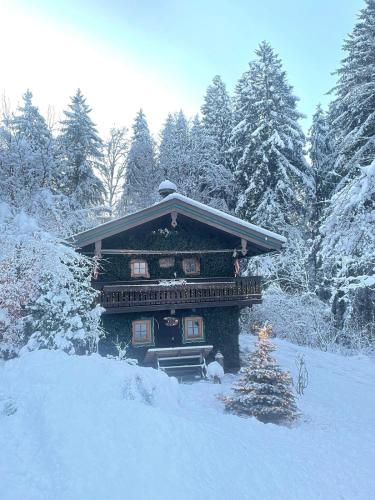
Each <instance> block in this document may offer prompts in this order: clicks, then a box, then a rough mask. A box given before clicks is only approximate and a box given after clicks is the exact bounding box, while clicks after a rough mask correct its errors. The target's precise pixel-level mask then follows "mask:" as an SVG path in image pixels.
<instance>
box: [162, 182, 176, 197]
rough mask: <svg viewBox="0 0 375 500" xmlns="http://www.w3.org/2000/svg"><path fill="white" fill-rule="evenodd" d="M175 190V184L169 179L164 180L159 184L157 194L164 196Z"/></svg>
mask: <svg viewBox="0 0 375 500" xmlns="http://www.w3.org/2000/svg"><path fill="white" fill-rule="evenodd" d="M176 191H177V186H176V184H174V183H173V182H171V181H168V180H165V181H163V182H161V183H160V184H159V194H160V196H161V197H162V198H165V197H166V196H168V195H169V194H172V193H175V192H176Z"/></svg>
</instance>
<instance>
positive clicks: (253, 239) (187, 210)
mask: <svg viewBox="0 0 375 500" xmlns="http://www.w3.org/2000/svg"><path fill="white" fill-rule="evenodd" d="M172 212H176V213H177V214H182V215H184V216H186V217H189V218H190V219H193V220H196V221H199V222H201V223H203V224H207V225H208V226H211V227H214V228H216V229H218V230H220V231H223V232H225V233H228V234H231V235H232V236H237V237H238V238H241V239H244V240H246V241H248V242H249V243H253V244H255V245H257V246H258V247H260V248H261V249H262V251H263V252H270V251H274V250H280V249H281V248H282V246H283V244H284V243H285V242H286V239H285V238H284V237H283V236H280V235H279V234H276V233H274V232H272V231H269V230H267V229H263V228H261V227H259V226H256V225H254V224H251V223H249V222H246V221H243V220H242V219H239V218H237V217H234V216H233V215H229V214H227V213H225V212H222V211H220V210H217V209H214V208H212V207H209V206H207V205H204V204H203V203H199V202H196V201H195V200H192V199H191V198H188V197H186V196H183V195H181V194H179V193H173V194H171V195H169V196H167V197H166V198H164V199H163V200H161V201H160V202H159V203H156V204H155V205H152V206H151V207H148V208H145V209H143V210H140V211H139V212H135V213H132V214H130V215H126V216H124V217H120V218H118V219H115V220H112V221H110V222H107V223H105V224H101V225H99V226H96V227H93V228H92V229H88V230H87V231H83V232H82V233H78V234H75V235H73V236H71V237H70V238H69V239H68V241H69V242H70V243H72V244H73V245H74V246H75V247H77V248H82V247H85V246H87V245H90V244H92V243H95V242H96V241H99V240H103V239H105V238H109V237H111V236H114V235H116V234H118V233H121V232H124V231H128V230H129V229H133V228H135V227H138V226H141V225H142V224H145V223H147V222H149V221H152V220H155V219H158V218H160V217H162V216H164V215H167V214H171V213H172Z"/></svg>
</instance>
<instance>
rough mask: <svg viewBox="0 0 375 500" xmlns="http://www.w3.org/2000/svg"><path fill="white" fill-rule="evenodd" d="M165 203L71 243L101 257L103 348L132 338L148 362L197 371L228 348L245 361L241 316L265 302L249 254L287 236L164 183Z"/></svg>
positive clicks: (228, 357) (232, 360) (234, 358)
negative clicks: (246, 272) (247, 266)
mask: <svg viewBox="0 0 375 500" xmlns="http://www.w3.org/2000/svg"><path fill="white" fill-rule="evenodd" d="M159 192H160V194H161V200H160V202H158V203H156V204H155V205H152V206H150V207H148V208H146V209H144V210H141V211H139V212H135V213H132V214H130V215H127V216H125V217H121V218H119V219H116V220H112V221H110V222H107V223H105V224H101V225H99V226H97V227H94V228H92V229H89V230H88V231H84V232H82V233H79V234H76V235H75V236H74V237H72V239H71V241H73V242H74V245H75V246H76V247H77V248H79V249H80V251H81V252H83V253H85V254H87V255H91V256H95V257H96V258H97V259H98V261H99V266H98V272H97V274H96V276H95V278H93V286H94V287H95V288H96V289H98V290H99V291H100V303H101V305H102V306H103V307H104V309H105V313H104V314H103V316H102V321H103V327H104V329H105V332H106V337H105V338H104V339H103V340H101V342H100V346H99V349H100V353H101V354H103V355H108V354H117V351H116V348H115V343H116V341H117V340H118V341H120V342H126V343H128V344H129V348H128V349H129V350H128V355H129V356H130V357H135V358H137V359H138V361H139V363H140V364H143V365H153V366H156V367H159V368H162V369H164V370H165V371H167V372H169V373H173V374H175V372H176V373H178V372H179V369H180V367H181V368H182V367H183V368H184V369H185V370H189V367H191V368H192V369H193V367H194V369H195V368H196V367H197V366H198V365H199V366H200V367H201V368H204V366H205V360H206V359H208V360H211V359H214V357H215V355H216V354H217V353H218V352H220V353H221V354H222V355H223V356H224V366H225V369H226V370H227V371H235V370H237V369H238V368H239V346H238V335H239V315H240V311H241V309H242V308H243V307H251V306H252V305H253V304H258V303H260V302H261V300H262V289H261V277H260V276H246V277H241V276H240V261H241V260H243V259H249V258H251V257H253V256H255V255H260V254H264V253H267V252H273V251H279V250H280V249H281V247H282V245H283V243H284V241H285V240H284V238H283V237H281V236H279V235H277V234H275V233H273V232H271V231H267V230H265V229H262V228H260V227H258V226H255V225H253V224H250V223H248V222H245V221H243V220H241V219H238V218H237V217H233V216H232V215H228V214H226V213H224V212H222V211H220V210H216V209H213V208H211V207H209V206H207V205H204V204H202V203H198V202H196V201H194V200H192V199H191V198H188V197H186V196H183V195H181V194H179V193H177V192H176V186H175V185H174V184H172V183H171V182H169V181H164V182H162V183H161V185H160V187H159Z"/></svg>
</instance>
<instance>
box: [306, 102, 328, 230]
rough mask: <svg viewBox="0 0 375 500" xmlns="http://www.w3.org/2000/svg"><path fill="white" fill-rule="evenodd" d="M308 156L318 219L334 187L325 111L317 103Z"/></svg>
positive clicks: (315, 212)
mask: <svg viewBox="0 0 375 500" xmlns="http://www.w3.org/2000/svg"><path fill="white" fill-rule="evenodd" d="M308 141H309V150H308V152H309V156H310V160H311V167H312V174H313V177H314V181H315V194H314V198H315V209H314V216H313V219H314V220H315V221H319V219H320V217H321V215H322V212H323V210H324V208H325V205H326V202H327V200H328V199H329V198H330V195H331V193H332V190H333V188H334V179H333V178H332V172H331V168H332V156H333V150H332V143H331V138H330V134H329V127H328V123H327V116H326V113H325V112H324V111H323V109H322V107H321V105H320V104H318V106H317V108H316V111H315V113H314V115H313V119H312V125H311V128H310V130H309V137H308Z"/></svg>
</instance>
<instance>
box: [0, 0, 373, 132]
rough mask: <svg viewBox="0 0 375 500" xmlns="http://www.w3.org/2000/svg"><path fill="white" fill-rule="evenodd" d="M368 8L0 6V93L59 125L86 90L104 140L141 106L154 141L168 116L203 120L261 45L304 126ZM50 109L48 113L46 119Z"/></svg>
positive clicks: (300, 3) (166, 3) (112, 3)
mask: <svg viewBox="0 0 375 500" xmlns="http://www.w3.org/2000/svg"><path fill="white" fill-rule="evenodd" d="M363 5H364V2H363V0H183V1H182V0H180V1H177V0H174V1H172V0H63V1H62V0H53V1H52V0H0V46H1V47H2V50H1V74H0V92H1V94H2V95H4V96H5V97H6V100H7V102H8V103H9V105H10V107H11V108H12V109H14V108H15V107H16V106H17V104H19V103H20V100H21V96H22V94H23V93H24V92H25V90H26V89H27V88H29V89H30V90H31V91H32V92H33V94H34V103H35V104H36V105H37V106H39V108H40V110H41V111H42V113H44V114H46V113H47V110H48V109H49V110H50V114H51V115H52V117H53V118H54V120H55V121H58V120H59V119H60V118H61V117H62V110H63V109H64V108H66V106H67V104H68V102H69V99H70V96H72V95H73V94H74V92H75V90H76V89H77V88H78V87H79V88H81V90H82V92H83V93H84V95H85V96H86V97H87V102H88V104H89V105H90V106H91V107H92V108H93V111H92V114H91V116H92V119H93V120H94V121H95V122H96V124H97V126H98V129H99V132H100V133H101V134H102V135H103V136H104V137H105V135H106V134H107V133H108V131H109V128H110V127H111V126H114V125H115V126H127V127H130V126H131V124H132V122H133V119H134V116H135V114H136V112H137V110H139V109H140V108H143V110H144V111H145V113H146V116H147V119H148V122H149V125H150V128H151V130H152V132H153V133H154V134H155V135H156V134H157V133H158V131H159V129H160V127H161V126H162V124H163V122H164V121H165V119H166V116H167V114H168V112H175V111H179V110H180V109H183V110H184V112H185V113H186V114H187V115H188V116H189V117H192V116H194V115H195V114H196V113H197V112H199V110H200V106H201V104H202V99H203V95H204V93H205V90H206V88H207V86H208V85H209V83H210V82H211V80H212V78H213V77H214V76H215V75H216V74H219V75H221V77H222V78H223V80H224V82H225V83H226V85H227V88H228V90H229V91H230V92H232V91H233V89H234V86H235V83H236V81H237V80H238V78H239V77H240V76H241V74H242V73H243V72H244V71H246V70H247V67H248V62H249V61H250V60H251V59H253V57H254V50H255V49H256V47H257V45H258V44H259V42H261V41H262V40H267V41H269V42H270V43H271V45H272V46H273V47H274V48H275V50H276V51H277V52H278V53H279V55H280V57H281V59H282V61H283V64H284V68H285V69H286V71H287V73H288V78H289V82H290V83H291V84H292V85H293V86H294V91H295V94H296V95H297V96H299V97H300V103H299V110H300V111H301V112H302V113H304V114H305V115H306V119H305V120H304V121H303V123H302V126H303V127H304V129H305V130H307V128H308V127H309V125H310V120H311V115H312V114H313V112H314V109H315V106H316V104H317V103H318V102H321V103H322V104H323V105H327V103H328V102H329V99H330V97H329V96H327V95H326V94H327V92H328V91H329V90H330V89H331V88H332V86H333V85H334V83H335V76H333V75H332V72H333V71H334V70H335V69H337V67H338V66H339V62H340V59H341V58H342V51H341V47H342V43H343V40H344V38H345V37H346V35H347V34H348V33H349V32H350V31H351V30H352V28H353V26H354V23H355V21H356V14H357V13H358V11H359V10H360V9H361V8H362V7H363ZM51 110H52V112H51Z"/></svg>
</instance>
